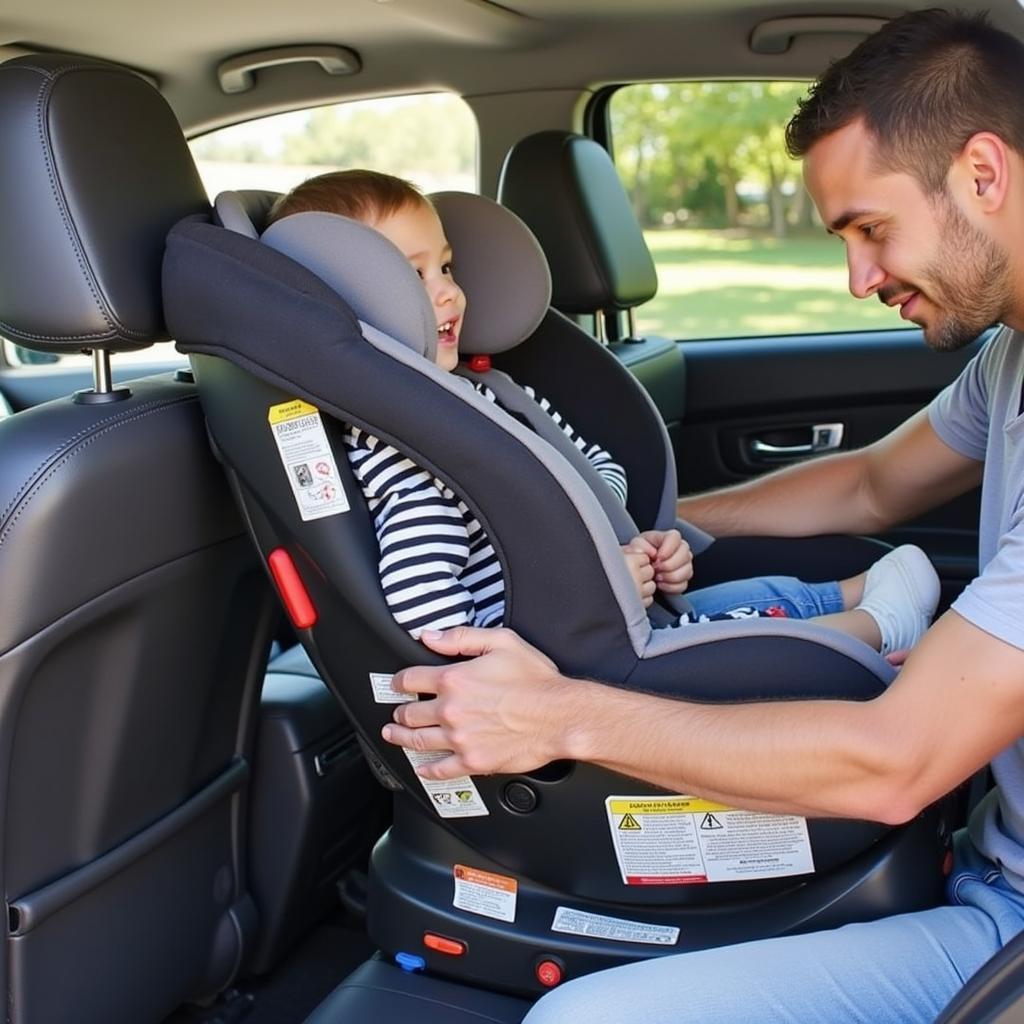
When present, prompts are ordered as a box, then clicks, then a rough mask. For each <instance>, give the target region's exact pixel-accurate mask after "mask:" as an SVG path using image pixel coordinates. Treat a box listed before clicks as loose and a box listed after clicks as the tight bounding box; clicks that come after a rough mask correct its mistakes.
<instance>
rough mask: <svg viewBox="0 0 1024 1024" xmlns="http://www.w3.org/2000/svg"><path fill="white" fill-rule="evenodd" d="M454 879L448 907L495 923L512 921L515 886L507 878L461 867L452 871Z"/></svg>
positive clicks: (460, 865)
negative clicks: (491, 918) (453, 890)
mask: <svg viewBox="0 0 1024 1024" xmlns="http://www.w3.org/2000/svg"><path fill="white" fill-rule="evenodd" d="M452 874H453V875H454V877H455V897H454V899H453V900H452V905H453V906H455V907H458V908H459V909H460V910H465V911H467V912H469V913H470V914H481V915H483V916H484V917H493V918H495V919H496V920H498V921H514V920H515V919H516V896H517V894H518V892H519V883H518V882H517V881H516V880H515V879H514V878H509V877H508V876H507V875H496V874H495V873H494V872H493V871H481V870H480V868H470V867H467V866H466V865H465V864H456V865H455V866H454V868H453V869H452Z"/></svg>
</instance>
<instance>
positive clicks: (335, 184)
mask: <svg viewBox="0 0 1024 1024" xmlns="http://www.w3.org/2000/svg"><path fill="white" fill-rule="evenodd" d="M429 202H430V201H429V200H428V199H427V197H426V196H425V195H423V193H422V192H420V190H419V189H418V188H416V186H415V185H413V184H412V183H411V182H408V181H406V180H405V179H404V178H396V177H395V176H394V175H392V174H382V173H381V172H380V171H366V170H352V171H330V172H329V173H327V174H318V175H317V176H316V177H315V178H308V179H307V180H306V181H304V182H302V184H301V185H296V186H295V188H293V189H292V190H291V192H288V193H287V194H285V195H283V196H281V198H280V199H278V200H277V202H275V203H274V205H273V206H272V207H271V208H270V213H269V215H268V216H267V226H268V227H269V226H270V225H271V224H273V223H274V221H276V220H280V219H281V218H282V217H290V216H291V215H292V214H293V213H311V212H312V213H338V214H341V216H342V217H351V218H352V219H353V220H358V221H362V222H363V223H364V224H373V223H376V222H377V221H379V220H382V219H384V218H385V217H390V216H391V215H392V214H393V213H397V212H398V211H399V210H403V209H405V208H406V207H407V206H419V205H420V204H425V205H429Z"/></svg>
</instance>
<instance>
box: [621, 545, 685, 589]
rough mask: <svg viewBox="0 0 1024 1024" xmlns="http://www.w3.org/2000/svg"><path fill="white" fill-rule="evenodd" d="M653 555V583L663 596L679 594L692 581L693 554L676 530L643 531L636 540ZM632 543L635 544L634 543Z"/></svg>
mask: <svg viewBox="0 0 1024 1024" xmlns="http://www.w3.org/2000/svg"><path fill="white" fill-rule="evenodd" d="M637 539H638V540H641V541H644V542H645V543H646V544H647V545H648V546H649V547H650V548H651V549H653V551H654V554H653V555H651V565H652V566H653V567H654V582H655V585H656V586H657V588H658V590H660V591H661V592H662V593H664V594H681V593H682V592H683V591H684V590H686V588H687V587H688V586H689V585H690V580H691V579H693V552H692V551H691V550H690V545H689V544H687V543H686V541H685V540H683V536H682V534H681V533H680V532H679V531H678V530H644V532H643V533H641V534H640V536H639V537H638V538H637ZM633 543H636V542H635V541H634V542H633Z"/></svg>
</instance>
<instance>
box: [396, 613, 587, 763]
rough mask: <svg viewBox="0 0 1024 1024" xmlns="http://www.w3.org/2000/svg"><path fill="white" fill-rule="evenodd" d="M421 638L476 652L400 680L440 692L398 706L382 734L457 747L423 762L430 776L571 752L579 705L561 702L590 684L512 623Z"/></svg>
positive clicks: (443, 650)
mask: <svg viewBox="0 0 1024 1024" xmlns="http://www.w3.org/2000/svg"><path fill="white" fill-rule="evenodd" d="M420 640H421V641H422V642H423V643H424V644H426V646H427V647H429V648H430V649H431V650H432V651H437V653H438V654H445V655H448V656H450V657H458V656H460V655H462V656H472V657H473V660H472V661H467V662H461V663H456V664H453V665H435V666H417V667H413V668H407V669H403V670H402V671H401V672H399V673H397V674H396V675H395V678H394V679H393V680H392V683H391V685H392V687H393V688H394V689H395V690H397V691H398V692H399V693H415V694H419V695H420V696H433V695H436V699H434V700H419V701H415V702H411V703H408V704H402V705H400V706H399V707H397V708H396V709H395V712H394V718H395V724H393V725H386V726H384V729H383V731H382V733H381V735H382V736H383V737H384V739H385V740H387V742H388V743H394V744H395V745H396V746H400V747H407V748H408V749H410V750H422V751H426V750H450V751H451V752H452V753H451V755H450V756H449V757H446V758H445V759H444V760H443V761H437V762H436V763H434V764H425V765H423V766H421V767H420V768H419V769H418V772H419V774H420V775H421V776H422V777H423V778H425V779H453V778H457V777H458V776H460V775H489V774H493V773H495V772H523V771H531V770H532V769H534V768H538V767H540V766H541V765H544V764H548V763H549V762H550V761H555V760H558V759H559V758H562V757H566V756H569V752H568V750H567V749H566V743H567V741H568V733H569V731H570V729H569V723H571V721H572V717H571V712H570V713H569V714H567V715H566V716H565V717H561V718H560V716H559V707H556V705H559V706H560V705H561V704H562V703H565V701H564V700H562V699H561V698H564V697H567V696H570V694H571V692H574V691H575V689H576V688H578V687H581V686H587V685H588V684H586V683H579V682H577V681H571V680H567V679H565V678H564V677H563V676H561V675H559V672H558V669H557V668H556V666H555V664H554V662H552V661H551V659H550V658H547V657H545V655H543V654H541V652H540V651H538V650H537V649H536V648H535V647H531V646H530V645H529V644H528V643H526V641H525V640H522V639H521V638H520V637H519V636H518V635H517V634H515V633H513V632H512V631H511V630H508V629H475V628H472V627H469V626H459V627H457V628H455V629H450V630H447V631H446V632H444V633H438V632H435V631H433V630H424V631H423V634H422V635H421V636H420ZM570 703H571V701H570ZM560 722H562V723H564V724H559V723H560ZM545 733H547V734H548V735H545Z"/></svg>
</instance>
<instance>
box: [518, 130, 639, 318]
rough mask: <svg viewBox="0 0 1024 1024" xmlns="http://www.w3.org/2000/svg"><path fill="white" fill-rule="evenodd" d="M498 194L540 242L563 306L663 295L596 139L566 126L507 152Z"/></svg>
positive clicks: (632, 302)
mask: <svg viewBox="0 0 1024 1024" xmlns="http://www.w3.org/2000/svg"><path fill="white" fill-rule="evenodd" d="M498 199H499V201H500V202H501V203H502V204H503V205H504V206H506V207H508V209H510V210H512V211H514V212H515V213H517V214H518V215H519V216H520V217H521V218H522V219H523V220H524V221H525V222H526V224H527V226H528V227H529V228H530V229H531V230H532V231H533V233H534V234H535V235H536V236H537V239H538V240H539V241H540V244H541V248H542V249H543V250H544V254H545V256H546V257H547V260H548V264H549V266H550V268H551V279H552V285H553V297H552V305H554V307H555V308H556V309H560V310H562V311H563V312H565V313H594V312H596V311H598V310H602V311H606V312H607V311H610V310H617V309H631V308H632V307H634V306H638V305H640V304H641V303H643V302H646V301H647V300H648V299H651V298H653V297H654V295H655V294H656V292H657V290H658V275H657V271H656V270H655V268H654V261H653V260H652V259H651V254H650V252H649V251H648V249H647V243H646V242H645V241H644V236H643V232H642V231H641V230H640V225H639V224H637V221H636V217H635V216H634V215H633V210H632V208H631V207H630V204H629V199H628V197H627V196H626V193H625V190H624V189H623V187H622V182H621V181H620V180H619V176H618V174H617V173H616V171H615V166H614V165H613V164H612V161H611V158H610V157H609V156H608V153H607V151H606V150H605V149H603V148H602V147H601V146H599V145H598V144H597V143H596V142H594V141H593V139H588V138H586V137H585V136H582V135H575V134H573V133H571V132H563V131H544V132H537V133H536V134H534V135H528V136H527V137H526V138H525V139H521V140H520V141H519V142H517V143H516V144H515V145H514V146H513V147H512V149H511V150H509V153H508V156H506V157H505V163H504V165H503V166H502V169H501V177H500V180H499V183H498Z"/></svg>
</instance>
